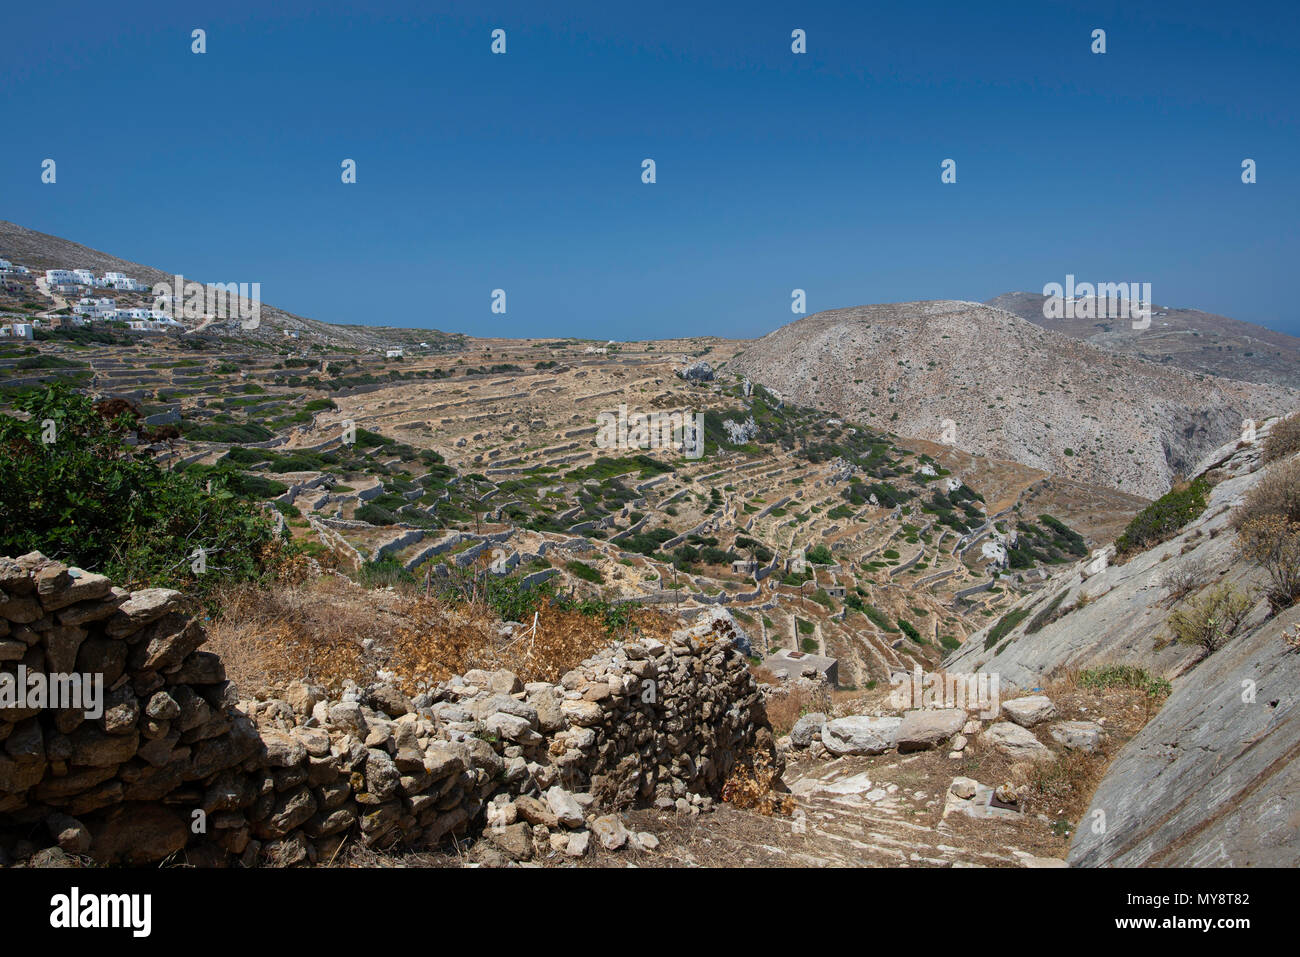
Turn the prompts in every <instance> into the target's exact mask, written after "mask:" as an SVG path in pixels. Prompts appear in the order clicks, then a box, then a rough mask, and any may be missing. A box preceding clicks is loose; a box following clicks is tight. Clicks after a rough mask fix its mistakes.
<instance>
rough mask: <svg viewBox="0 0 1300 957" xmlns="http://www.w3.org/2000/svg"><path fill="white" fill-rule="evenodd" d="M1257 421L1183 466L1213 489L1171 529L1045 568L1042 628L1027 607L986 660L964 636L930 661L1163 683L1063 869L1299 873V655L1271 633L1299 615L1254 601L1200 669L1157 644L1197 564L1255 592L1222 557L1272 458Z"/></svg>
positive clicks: (1063, 728) (1027, 676) (1032, 678)
mask: <svg viewBox="0 0 1300 957" xmlns="http://www.w3.org/2000/svg"><path fill="white" fill-rule="evenodd" d="M1271 426H1272V423H1271V422H1268V423H1265V424H1264V425H1263V426H1261V427H1260V428H1259V431H1258V439H1259V441H1257V442H1256V443H1254V444H1247V443H1240V442H1238V441H1236V440H1234V441H1232V442H1229V443H1228V444H1226V445H1224V446H1222V447H1220V448H1218V449H1216V450H1214V451H1213V452H1211V453H1210V454H1209V455H1207V456H1206V457H1205V458H1204V459H1203V460H1202V461H1201V462H1200V463H1198V464H1197V465H1196V466H1195V467H1194V468H1192V469H1189V470H1188V474H1189V476H1191V477H1197V476H1204V477H1206V478H1207V480H1209V481H1210V482H1211V483H1212V485H1213V487H1212V488H1211V490H1210V495H1209V501H1208V506H1207V508H1206V509H1205V511H1204V512H1203V513H1202V515H1201V516H1200V517H1198V518H1196V519H1194V520H1192V521H1191V522H1189V523H1188V524H1187V525H1186V526H1185V527H1184V528H1183V529H1182V531H1181V532H1180V533H1179V534H1178V535H1176V536H1175V537H1173V538H1171V539H1170V540H1169V541H1167V542H1164V543H1162V544H1160V545H1157V546H1155V547H1153V548H1151V549H1149V550H1147V551H1145V552H1141V553H1139V554H1136V555H1134V556H1132V557H1131V558H1130V559H1129V560H1128V561H1127V562H1126V563H1125V564H1123V565H1118V566H1117V565H1111V566H1110V567H1108V568H1106V569H1105V570H1103V571H1100V572H1099V573H1097V574H1095V575H1093V576H1092V577H1090V578H1088V579H1087V581H1086V582H1085V581H1084V580H1083V577H1082V575H1081V574H1080V573H1079V570H1078V569H1076V570H1073V571H1067V572H1065V573H1064V574H1058V575H1057V576H1056V579H1057V581H1058V582H1059V584H1058V585H1056V586H1055V587H1051V588H1045V589H1043V591H1042V592H1040V593H1038V595H1036V596H1032V597H1030V598H1028V599H1027V600H1026V603H1027V604H1033V605H1035V606H1036V607H1037V608H1038V609H1040V610H1041V611H1042V612H1046V611H1047V610H1048V609H1050V608H1051V607H1052V606H1056V612H1055V613H1054V614H1055V615H1056V618H1057V620H1055V621H1048V622H1047V623H1045V624H1043V625H1042V626H1041V627H1040V628H1039V629H1038V630H1037V631H1035V632H1034V633H1032V634H1031V633H1028V631H1027V628H1026V625H1027V624H1028V623H1029V622H1032V621H1033V619H1034V618H1035V617H1036V616H1037V615H1038V614H1040V611H1035V610H1034V609H1031V613H1030V614H1029V615H1028V616H1026V619H1025V621H1024V622H1022V624H1021V625H1020V626H1018V627H1017V628H1015V629H1013V630H1012V631H1011V632H1010V634H1009V638H1008V640H1006V641H1003V642H1002V643H1000V644H999V645H998V649H997V650H989V649H985V648H984V647H983V645H984V642H983V640H982V638H983V634H982V633H976V634H974V635H972V636H971V637H970V639H968V640H967V642H966V643H965V644H964V645H963V646H962V647H961V649H959V650H958V651H956V652H954V654H953V655H951V656H950V657H949V658H948V660H947V661H946V662H945V664H946V666H947V667H948V668H949V669H950V670H952V671H959V672H961V671H972V670H986V671H993V672H1000V673H1001V674H1002V676H1003V678H1004V679H1007V680H1010V681H1011V682H1014V683H1016V684H1018V685H1021V686H1022V687H1033V686H1034V685H1035V684H1038V683H1039V682H1040V681H1041V679H1042V678H1044V677H1045V676H1047V675H1048V674H1050V673H1052V672H1053V671H1056V670H1057V669H1083V668H1088V667H1097V666H1101V665H1105V664H1109V663H1115V662H1119V663H1123V664H1126V665H1133V666H1138V667H1142V668H1145V669H1147V670H1148V671H1149V672H1151V673H1152V674H1154V675H1158V676H1163V677H1166V678H1169V679H1171V680H1172V687H1173V691H1172V694H1171V695H1170V696H1169V698H1168V699H1166V700H1165V701H1164V703H1163V704H1162V705H1161V707H1160V709H1159V711H1157V712H1156V714H1155V715H1154V717H1153V718H1152V719H1151V721H1150V723H1149V724H1147V726H1146V727H1145V728H1144V729H1143V730H1142V731H1141V732H1139V733H1138V734H1137V735H1136V736H1135V737H1134V738H1133V739H1132V740H1131V741H1129V742H1128V743H1127V744H1126V745H1125V746H1124V747H1123V748H1122V749H1121V750H1120V751H1119V753H1118V754H1117V755H1116V757H1115V758H1114V760H1113V761H1112V762H1111V764H1110V766H1109V767H1108V769H1107V772H1106V775H1105V777H1104V778H1103V779H1102V781H1101V784H1100V785H1099V787H1098V789H1097V791H1096V793H1095V794H1094V795H1093V799H1092V806H1091V808H1090V810H1089V812H1088V814H1087V815H1086V816H1085V820H1086V821H1089V822H1096V821H1103V820H1104V821H1105V824H1106V826H1105V828H1104V829H1103V828H1099V827H1097V828H1094V827H1092V826H1081V827H1080V828H1079V829H1078V830H1077V831H1076V832H1075V836H1074V839H1073V844H1072V846H1071V849H1070V855H1069V861H1070V863H1071V864H1074V865H1083V866H1133V867H1136V866H1274V867H1296V866H1300V831H1297V829H1296V826H1295V822H1296V821H1297V820H1300V763H1297V754H1296V751H1295V742H1296V741H1297V740H1300V711H1298V710H1297V709H1296V708H1295V707H1294V705H1295V702H1296V689H1297V688H1298V687H1300V654H1297V653H1296V652H1295V651H1293V650H1291V649H1290V647H1289V646H1288V645H1287V643H1286V641H1285V640H1284V638H1283V636H1284V635H1285V634H1288V633H1291V634H1294V633H1295V632H1296V631H1298V630H1300V610H1298V609H1296V608H1291V609H1288V610H1286V611H1285V612H1283V613H1281V614H1279V615H1277V616H1275V617H1273V618H1271V619H1268V618H1266V609H1265V608H1264V607H1263V604H1262V603H1261V604H1260V605H1259V606H1257V607H1256V609H1255V610H1254V612H1253V613H1252V615H1251V616H1250V617H1249V618H1248V619H1247V621H1246V623H1245V626H1244V627H1243V629H1242V632H1241V633H1240V634H1239V635H1238V636H1237V637H1236V638H1234V639H1233V640H1231V641H1230V642H1228V643H1227V644H1226V645H1225V646H1224V647H1223V648H1221V649H1220V650H1218V651H1216V652H1215V653H1214V654H1213V655H1211V656H1210V657H1209V658H1207V659H1205V660H1203V661H1201V662H1200V663H1199V664H1198V663H1196V659H1197V657H1198V654H1197V652H1196V650H1194V649H1190V648H1187V647H1186V646H1180V645H1176V644H1165V643H1163V642H1161V641H1160V639H1161V638H1162V636H1164V635H1167V633H1168V628H1167V626H1166V620H1167V618H1168V616H1169V613H1170V612H1169V608H1168V607H1167V605H1168V602H1166V601H1163V600H1162V599H1164V598H1166V597H1167V596H1168V595H1169V593H1170V588H1169V586H1168V584H1167V583H1168V582H1170V581H1172V580H1175V579H1178V578H1180V577H1184V576H1189V577H1192V578H1193V579H1194V578H1196V577H1197V576H1203V575H1204V573H1205V570H1209V571H1210V576H1209V578H1208V581H1213V582H1218V583H1225V584H1229V585H1231V586H1233V587H1235V588H1237V589H1239V590H1257V589H1258V588H1259V587H1260V586H1261V585H1262V584H1263V580H1262V576H1261V574H1260V572H1259V571H1258V570H1257V569H1254V568H1252V567H1251V566H1249V565H1246V564H1244V563H1243V562H1242V561H1241V560H1240V558H1239V556H1238V555H1237V554H1236V549H1235V538H1236V536H1235V535H1234V534H1233V532H1232V525H1231V522H1232V520H1233V518H1234V514H1235V512H1236V509H1237V506H1239V505H1240V504H1241V502H1242V501H1243V499H1244V498H1245V497H1246V496H1247V495H1248V494H1249V493H1250V492H1251V491H1252V489H1254V488H1255V487H1256V486H1257V485H1258V484H1259V482H1260V481H1261V480H1263V479H1264V478H1265V477H1266V476H1267V474H1268V473H1269V472H1271V471H1272V470H1273V469H1276V468H1278V467H1279V465H1280V464H1284V463H1276V464H1273V465H1269V466H1265V465H1264V463H1263V462H1262V461H1261V455H1260V443H1261V442H1262V441H1263V440H1264V439H1265V438H1266V437H1267V436H1268V434H1269V433H1270V431H1271ZM1292 460H1294V457H1293V459H1292ZM1201 580H1202V581H1206V580H1207V579H1205V578H1204V577H1202V579H1201ZM1080 597H1083V598H1085V599H1086V600H1085V601H1083V602H1080V601H1079V599H1080ZM1062 611H1064V614H1061V612H1062ZM1288 629H1290V632H1288ZM1247 691H1249V694H1247ZM1243 696H1245V697H1243ZM1246 697H1249V698H1250V699H1251V700H1250V702H1249V703H1247V701H1246V700H1245V698H1246ZM1007 726H1009V727H1017V726H1016V725H1007ZM1048 733H1049V734H1051V735H1052V738H1053V739H1054V740H1056V741H1059V742H1060V743H1062V744H1063V745H1065V746H1066V747H1067V748H1068V747H1077V748H1079V749H1083V750H1086V749H1087V748H1088V747H1089V746H1090V745H1091V744H1092V742H1093V734H1092V733H1091V731H1090V730H1087V729H1084V728H1081V727H1076V726H1075V723H1073V722H1059V723H1057V724H1054V725H1050V726H1049V727H1048ZM1102 815H1104V817H1102Z"/></svg>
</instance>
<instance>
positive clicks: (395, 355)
mask: <svg viewBox="0 0 1300 957" xmlns="http://www.w3.org/2000/svg"><path fill="white" fill-rule="evenodd" d="M404 355H406V350H405V349H400V348H398V349H389V350H388V351H387V352H386V353H384V356H385V358H388V359H400V358H402V356H404Z"/></svg>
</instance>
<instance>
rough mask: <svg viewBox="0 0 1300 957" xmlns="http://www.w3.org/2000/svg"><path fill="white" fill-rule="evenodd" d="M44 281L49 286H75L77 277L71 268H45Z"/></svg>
mask: <svg viewBox="0 0 1300 957" xmlns="http://www.w3.org/2000/svg"><path fill="white" fill-rule="evenodd" d="M45 281H46V282H48V283H49V284H50V285H51V286H75V285H76V284H77V277H76V276H75V275H74V274H73V272H72V270H71V269H47V270H45Z"/></svg>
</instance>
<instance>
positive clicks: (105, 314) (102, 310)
mask: <svg viewBox="0 0 1300 957" xmlns="http://www.w3.org/2000/svg"><path fill="white" fill-rule="evenodd" d="M72 311H73V312H75V313H76V314H77V315H79V316H89V317H90V318H92V319H112V318H113V314H114V313H115V312H116V311H117V300H116V299H108V298H104V299H78V300H77V302H76V304H75V305H74V306H73V307H72Z"/></svg>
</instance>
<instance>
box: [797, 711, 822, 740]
mask: <svg viewBox="0 0 1300 957" xmlns="http://www.w3.org/2000/svg"><path fill="white" fill-rule="evenodd" d="M825 723H826V715H824V714H822V713H821V712H820V711H811V712H809V713H808V714H806V715H804V716H803V717H801V718H800V719H799V720H798V721H796V722H795V723H794V727H793V728H791V729H790V744H791V745H792V746H794V747H796V748H801V749H802V748H806V747H808V745H810V744H812V743H813V738H814V737H815V736H816V735H818V734H820V733H821V730H822V725H824V724H825Z"/></svg>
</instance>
